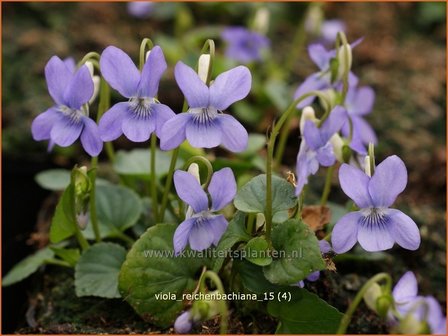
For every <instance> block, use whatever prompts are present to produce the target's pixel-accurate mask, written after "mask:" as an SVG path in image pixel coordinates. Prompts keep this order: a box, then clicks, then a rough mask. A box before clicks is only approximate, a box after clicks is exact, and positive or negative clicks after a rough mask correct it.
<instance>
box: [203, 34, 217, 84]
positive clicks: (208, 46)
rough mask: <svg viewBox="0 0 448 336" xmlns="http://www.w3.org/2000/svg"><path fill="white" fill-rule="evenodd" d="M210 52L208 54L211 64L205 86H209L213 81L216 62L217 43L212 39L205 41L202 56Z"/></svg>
mask: <svg viewBox="0 0 448 336" xmlns="http://www.w3.org/2000/svg"><path fill="white" fill-rule="evenodd" d="M207 50H208V53H209V54H210V64H209V66H208V71H207V79H206V81H205V85H207V86H208V85H209V84H210V81H211V79H212V71H213V62H214V60H215V41H213V40H212V39H208V40H207V41H205V43H204V46H203V47H202V50H201V54H204V53H205V52H206V51H207Z"/></svg>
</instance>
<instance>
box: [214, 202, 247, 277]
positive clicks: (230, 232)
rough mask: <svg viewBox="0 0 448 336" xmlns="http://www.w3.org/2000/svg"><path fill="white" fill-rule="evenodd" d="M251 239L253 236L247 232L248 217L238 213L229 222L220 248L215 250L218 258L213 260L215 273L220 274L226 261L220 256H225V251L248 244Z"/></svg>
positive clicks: (217, 247) (219, 244)
mask: <svg viewBox="0 0 448 336" xmlns="http://www.w3.org/2000/svg"><path fill="white" fill-rule="evenodd" d="M251 238H252V237H251V235H249V234H248V233H247V232H246V215H245V214H244V213H243V212H240V211H237V212H236V213H235V216H234V217H233V219H232V220H231V221H230V222H229V226H228V227H227V230H226V232H224V234H223V236H222V237H221V240H220V241H219V243H218V246H216V248H215V251H216V253H215V255H216V256H217V257H216V258H214V259H213V266H212V269H213V271H215V272H219V270H220V269H221V267H222V264H223V263H224V260H225V259H226V258H225V257H224V256H220V254H225V251H228V250H230V249H231V248H232V247H233V246H234V245H235V244H236V243H238V242H246V241H248V240H249V239H251Z"/></svg>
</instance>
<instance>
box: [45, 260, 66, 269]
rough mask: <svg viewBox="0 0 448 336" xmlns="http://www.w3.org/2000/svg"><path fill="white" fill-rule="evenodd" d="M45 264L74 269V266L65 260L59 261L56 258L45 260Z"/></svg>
mask: <svg viewBox="0 0 448 336" xmlns="http://www.w3.org/2000/svg"><path fill="white" fill-rule="evenodd" d="M44 264H47V265H56V266H63V267H69V268H73V266H72V265H70V264H69V263H68V262H66V261H63V260H59V259H54V258H51V259H45V260H44Z"/></svg>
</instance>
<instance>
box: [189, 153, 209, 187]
mask: <svg viewBox="0 0 448 336" xmlns="http://www.w3.org/2000/svg"><path fill="white" fill-rule="evenodd" d="M195 162H196V163H202V164H204V165H205V167H206V168H207V179H206V180H205V183H204V184H203V185H202V187H203V188H204V189H207V188H208V185H209V184H210V181H211V179H212V176H213V167H212V164H211V163H210V161H209V160H207V159H206V158H205V157H203V156H199V155H196V156H193V157H192V158H190V159H189V160H188V161H187V163H185V165H184V170H187V169H188V167H190V165H191V164H192V163H195Z"/></svg>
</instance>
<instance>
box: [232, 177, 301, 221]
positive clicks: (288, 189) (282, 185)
mask: <svg viewBox="0 0 448 336" xmlns="http://www.w3.org/2000/svg"><path fill="white" fill-rule="evenodd" d="M233 203H234V205H235V207H236V208H237V209H238V210H240V211H243V212H246V213H264V211H265V207H266V175H265V174H262V175H258V176H256V177H254V178H253V179H252V180H250V181H249V182H248V183H247V184H246V185H245V186H244V187H243V188H241V190H240V191H239V192H238V194H237V195H236V197H235V200H234V201H233ZM296 203H297V198H296V196H295V192H294V187H293V185H292V184H290V183H288V181H286V180H285V179H282V178H280V177H278V176H272V214H273V221H274V222H275V223H281V222H283V221H285V220H287V219H288V218H289V216H288V210H289V209H291V208H293V207H294V206H295V205H296Z"/></svg>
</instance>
